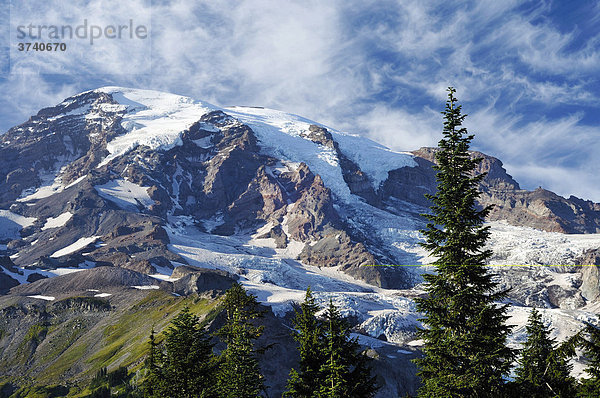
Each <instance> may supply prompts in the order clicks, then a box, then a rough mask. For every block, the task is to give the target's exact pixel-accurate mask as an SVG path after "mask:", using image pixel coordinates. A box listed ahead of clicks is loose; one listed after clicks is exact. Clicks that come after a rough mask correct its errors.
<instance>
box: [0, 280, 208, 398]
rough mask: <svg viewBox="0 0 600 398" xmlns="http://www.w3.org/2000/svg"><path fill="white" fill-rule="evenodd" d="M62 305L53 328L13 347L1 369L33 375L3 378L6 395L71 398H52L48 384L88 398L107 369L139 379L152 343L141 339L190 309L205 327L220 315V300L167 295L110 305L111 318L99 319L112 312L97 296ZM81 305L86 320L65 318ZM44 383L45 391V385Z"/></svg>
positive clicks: (42, 328)
mask: <svg viewBox="0 0 600 398" xmlns="http://www.w3.org/2000/svg"><path fill="white" fill-rule="evenodd" d="M56 304H57V303H52V304H49V310H50V311H51V314H53V315H54V318H52V325H49V324H48V325H46V324H45V323H40V322H38V323H37V324H35V325H33V326H31V327H30V328H29V329H28V330H27V332H26V333H25V337H24V338H23V339H22V341H21V342H20V343H19V346H18V347H16V348H13V350H15V351H13V352H16V353H17V355H10V356H6V357H5V358H3V361H5V363H3V365H1V366H2V367H3V368H4V369H8V368H10V367H14V366H20V365H19V364H25V363H27V361H31V366H29V365H28V371H27V373H24V374H18V375H13V376H9V375H7V374H0V383H4V384H0V387H2V386H5V387H4V389H5V391H8V390H9V389H11V388H12V387H10V386H11V385H13V386H19V387H20V388H17V392H15V393H18V395H17V397H33V396H38V395H39V394H46V395H39V396H57V397H58V396H60V397H64V396H67V395H66V393H64V390H61V391H62V392H61V393H57V395H51V394H53V391H58V390H56V389H50V390H49V387H48V385H49V384H50V383H64V381H65V380H72V381H75V382H77V383H83V385H79V386H78V385H77V384H76V385H74V386H72V387H71V388H70V390H69V395H68V396H69V397H77V398H80V397H81V398H82V397H87V396H89V394H91V393H92V392H93V391H92V390H91V389H90V388H89V386H88V383H89V382H86V381H85V380H86V379H87V380H91V379H92V378H93V377H94V376H95V375H97V373H98V372H99V371H100V370H101V369H104V368H107V369H108V374H111V372H113V371H114V370H116V369H118V368H122V369H123V368H125V369H128V370H129V372H130V375H134V374H136V373H137V372H138V371H139V370H141V369H142V368H143V362H144V358H145V357H146V355H147V345H146V339H144V338H143V337H141V336H146V335H147V333H149V332H150V330H151V329H152V327H153V326H154V327H156V328H157V329H159V330H162V329H163V328H165V327H166V326H167V325H168V323H169V322H170V321H171V320H172V319H173V318H174V317H175V315H177V314H178V313H179V312H180V311H181V309H182V308H184V307H186V306H187V307H188V308H189V309H190V312H191V313H193V314H195V315H197V316H199V317H201V319H202V322H203V323H206V322H207V321H208V319H214V317H215V316H216V315H217V314H218V310H217V306H218V301H216V300H208V299H204V298H199V297H198V296H195V295H194V296H189V297H174V296H173V295H170V294H168V293H165V292H162V291H148V292H147V295H146V296H144V297H143V298H141V299H140V300H139V301H137V302H133V303H131V305H130V306H129V307H125V308H121V309H112V308H111V307H110V305H109V306H108V308H111V313H110V316H101V317H99V316H97V315H95V314H96V313H98V312H99V311H102V312H104V311H106V308H107V307H106V304H107V301H106V300H99V299H97V298H93V297H92V298H91V300H88V298H84V300H82V298H80V297H74V298H69V299H66V300H61V305H59V306H57V305H56ZM79 305H84V306H85V308H90V310H86V311H85V313H84V315H81V316H80V315H79V314H76V315H77V316H76V317H70V316H69V317H66V318H65V317H63V316H62V315H61V314H64V311H70V309H72V308H73V306H79ZM107 322H108V323H107ZM5 333H7V332H5ZM41 342H43V344H40V343H41ZM9 360H10V362H8V363H6V361H9ZM29 372H31V373H29ZM0 373H3V372H0ZM142 373H143V372H142ZM138 382H139V381H137V379H136V380H134V381H131V383H133V384H137V383H138ZM40 383H43V384H44V386H39V384H40ZM127 385H129V383H127ZM99 388H100V387H99ZM110 389H111V391H112V394H113V395H112V396H115V395H114V394H116V393H117V392H118V391H121V390H122V391H121V392H120V393H119V394H125V390H126V388H125V387H120V388H116V387H115V386H113V387H111V388H110ZM0 391H2V390H0ZM98 391H100V390H98ZM94 393H99V392H97V391H96V392H94ZM11 394H12V393H11ZM35 394H38V395H35ZM48 394H50V395H48ZM127 394H129V392H128V393H127ZM4 396H9V395H5V394H3V393H0V397H4ZM122 396H128V395H122Z"/></svg>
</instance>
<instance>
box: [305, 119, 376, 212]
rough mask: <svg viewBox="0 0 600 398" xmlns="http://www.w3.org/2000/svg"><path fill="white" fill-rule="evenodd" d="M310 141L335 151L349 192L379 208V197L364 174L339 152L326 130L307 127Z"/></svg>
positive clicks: (336, 144)
mask: <svg viewBox="0 0 600 398" xmlns="http://www.w3.org/2000/svg"><path fill="white" fill-rule="evenodd" d="M307 138H309V139H310V140H311V141H313V142H316V143H318V144H321V145H323V146H326V147H329V148H332V149H334V150H335V153H336V155H337V158H338V160H339V162H340V166H341V168H342V175H343V177H344V181H346V184H348V188H350V192H352V193H353V194H354V195H358V196H360V197H362V198H363V199H365V200H366V201H367V203H370V204H372V205H374V206H379V205H380V202H379V197H378V196H377V195H376V193H375V190H374V189H373V184H372V182H371V180H370V178H369V176H367V175H366V174H365V173H363V172H362V170H361V169H360V167H358V165H357V164H356V163H354V162H353V161H352V160H350V159H349V158H348V157H347V156H346V155H345V154H344V153H343V152H342V151H341V150H340V147H339V145H338V143H337V142H336V141H335V140H334V139H333V137H332V135H331V133H330V132H329V131H327V129H326V128H324V127H320V126H316V125H314V124H312V125H310V126H309V134H308V136H307Z"/></svg>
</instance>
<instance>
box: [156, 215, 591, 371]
mask: <svg viewBox="0 0 600 398" xmlns="http://www.w3.org/2000/svg"><path fill="white" fill-rule="evenodd" d="M376 214H377V213H376ZM387 214H388V215H389V213H387ZM389 216H390V217H391V216H392V215H389ZM363 218H364V220H362V222H365V223H366V222H367V221H365V220H370V219H369V217H367V215H365V214H363ZM398 219H400V217H398ZM384 220H385V219H384ZM171 221H172V223H171V225H170V226H168V227H167V232H168V234H169V237H170V240H171V245H170V249H171V250H172V251H174V252H176V253H178V254H180V255H181V256H182V257H184V258H185V259H186V260H187V261H188V262H189V264H190V265H193V266H199V267H205V268H213V269H221V270H225V271H228V272H230V273H234V274H237V275H239V276H240V277H241V283H242V284H243V285H244V286H245V287H246V289H248V291H250V292H251V293H252V294H255V295H256V296H257V297H258V300H259V301H260V302H262V303H264V304H266V305H268V306H270V307H271V308H272V310H273V312H274V313H275V314H276V315H279V316H283V315H285V314H286V313H287V312H289V311H291V310H292V308H293V307H292V305H293V304H294V303H299V302H301V301H302V300H303V298H304V294H305V289H306V287H307V286H310V287H311V289H312V290H313V292H314V296H315V300H316V302H317V303H318V304H319V305H320V306H321V307H322V308H325V307H326V305H327V304H328V303H329V300H332V301H333V302H334V303H335V304H336V305H337V306H338V307H339V308H340V309H341V312H342V314H343V315H344V316H351V317H353V318H354V319H356V320H357V322H358V326H357V329H358V330H360V331H361V333H364V335H365V336H363V337H364V338H365V339H366V340H365V341H368V342H369V344H368V345H370V346H373V344H375V343H374V341H375V342H377V341H378V342H381V344H395V345H397V346H398V347H399V350H400V351H402V350H404V351H406V352H408V353H412V352H413V351H410V348H408V347H419V346H421V345H422V341H420V340H417V339H416V336H415V330H416V328H417V327H421V326H422V325H421V323H420V322H419V318H420V317H421V314H419V313H418V312H417V311H416V306H415V302H414V297H416V296H419V295H421V294H423V291H422V285H417V286H416V287H414V288H412V289H406V290H400V289H398V290H396V289H382V288H378V287H375V286H371V285H369V284H366V283H365V282H362V281H359V280H356V279H354V278H352V277H350V276H348V275H346V274H344V273H343V272H341V271H339V270H337V269H335V268H321V269H319V268H318V267H312V266H307V265H304V264H302V263H300V262H298V261H297V260H294V259H293V258H291V257H290V253H288V252H286V250H287V249H276V248H275V246H274V244H273V242H270V240H269V239H255V238H254V237H255V236H256V235H259V232H261V231H260V230H259V231H257V233H256V234H254V235H248V236H239V235H234V236H229V237H222V236H215V235H211V234H207V233H203V232H201V231H199V230H197V229H196V228H195V227H194V226H193V225H192V223H191V222H190V220H189V219H187V218H185V217H182V218H177V217H173V218H172V219H171ZM371 221H372V223H370V227H371V228H375V227H376V225H375V221H376V219H373V220H371ZM397 221H399V220H397ZM389 222H391V220H389ZM377 225H378V228H380V229H381V230H382V231H380V232H379V233H380V234H381V235H382V236H387V238H388V242H389V243H392V244H394V239H398V240H397V241H396V242H395V243H396V244H398V245H399V246H401V247H403V248H404V249H405V250H408V251H413V252H415V253H417V252H418V249H417V245H418V241H419V239H415V237H416V236H415V235H414V233H415V231H414V230H412V232H413V235H411V234H408V231H410V229H409V226H410V225H411V223H410V222H407V221H406V220H405V223H404V227H405V228H406V230H404V231H405V233H399V232H398V231H389V228H390V226H389V225H388V224H387V223H386V222H383V223H377ZM398 225H399V226H401V227H402V225H403V224H402V223H401V222H398ZM490 225H491V226H492V237H493V238H492V239H491V240H490V247H491V248H492V249H493V250H495V251H496V250H497V251H498V252H499V253H503V254H502V256H501V258H495V259H494V263H496V264H501V265H505V264H509V263H511V262H512V261H513V260H514V259H518V258H523V257H519V256H523V252H527V251H528V250H530V249H529V247H530V246H532V247H535V248H537V249H536V250H538V251H539V252H538V254H539V259H541V260H543V261H548V264H556V262H555V260H557V259H568V258H571V259H572V257H571V256H572V255H573V253H580V252H582V251H583V250H585V249H586V248H593V247H598V246H597V245H598V244H600V234H596V235H563V234H554V233H548V232H543V231H538V230H532V229H531V228H524V227H513V226H510V225H507V224H505V223H498V222H494V223H491V224H490ZM267 227H268V226H265V227H263V229H265V228H267ZM399 231H402V228H400V229H399ZM291 243H292V244H293V243H294V242H291ZM298 243H299V242H298ZM533 243H535V244H533ZM520 244H522V245H523V247H521V245H520ZM531 250H534V249H531ZM414 258H415V257H411V256H408V257H407V259H411V260H414ZM526 258H529V257H526ZM421 260H422V261H421V264H426V263H428V262H429V261H431V259H430V258H428V257H426V256H423V257H421ZM411 264H415V263H411ZM512 264H514V262H512ZM498 269H501V270H502V271H503V272H505V273H511V272H512V271H511V269H513V270H515V271H516V269H514V268H513V267H500V268H495V269H494V271H496V270H498ZM525 269H526V268H525V267H520V268H519V271H522V272H525ZM527 269H533V270H534V272H540V273H542V274H539V275H538V274H535V273H531V272H529V271H527V272H529V273H525V274H524V275H525V277H526V278H527V281H524V283H525V282H527V283H530V284H531V289H532V291H539V289H540V286H539V282H536V281H539V280H544V278H551V280H552V281H553V282H551V283H555V284H559V285H561V284H562V285H563V286H565V287H568V286H570V285H571V284H572V283H573V281H572V280H571V278H573V275H574V274H572V273H560V272H556V270H555V269H553V268H551V267H527ZM406 271H407V277H412V278H415V279H419V278H420V275H421V274H422V273H423V272H431V267H426V266H419V267H414V266H413V267H406ZM536 275H537V276H536ZM537 277H540V278H542V279H537ZM546 282H547V280H545V281H544V283H546ZM549 283H550V282H549ZM536 289H537V290H536ZM530 310H531V307H528V306H520V305H512V306H511V307H510V309H509V316H510V319H509V324H511V325H514V329H513V334H512V336H511V337H510V339H509V344H510V345H511V346H513V347H515V348H517V347H519V344H520V343H521V342H523V341H524V338H525V324H526V323H527V317H528V316H529V311H530ZM541 312H542V314H543V316H544V320H545V321H546V322H547V324H548V325H550V326H551V327H552V336H553V337H554V338H556V339H557V340H558V341H562V340H564V339H566V338H568V337H570V336H572V335H573V334H575V333H576V332H577V331H579V330H580V328H581V327H582V325H583V323H582V321H587V322H592V323H598V322H599V318H598V315H597V312H598V311H597V309H594V308H591V307H583V308H579V309H568V308H542V309H541ZM368 339H371V340H368ZM381 339H384V340H385V341H387V342H385V341H382V340H381ZM375 345H376V344H375ZM400 347H403V348H400ZM582 369H583V365H582V363H581V361H579V360H577V361H575V362H574V374H575V375H576V376H581V374H582Z"/></svg>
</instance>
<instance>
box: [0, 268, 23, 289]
mask: <svg viewBox="0 0 600 398" xmlns="http://www.w3.org/2000/svg"><path fill="white" fill-rule="evenodd" d="M18 285H19V282H18V281H16V280H15V279H13V278H11V277H10V276H8V275H7V274H5V273H4V272H2V271H1V269H0V294H4V293H6V292H8V291H9V290H10V289H11V288H13V287H15V286H18Z"/></svg>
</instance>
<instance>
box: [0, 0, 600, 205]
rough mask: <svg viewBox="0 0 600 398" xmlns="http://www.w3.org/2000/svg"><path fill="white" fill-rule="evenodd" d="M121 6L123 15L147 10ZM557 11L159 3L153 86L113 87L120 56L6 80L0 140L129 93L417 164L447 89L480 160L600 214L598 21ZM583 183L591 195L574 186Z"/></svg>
mask: <svg viewBox="0 0 600 398" xmlns="http://www.w3.org/2000/svg"><path fill="white" fill-rule="evenodd" d="M136 1H138V2H139V1H141V0H136ZM31 3H38V2H37V1H33V2H31ZM121 3H123V4H122V5H120V7H122V8H121V9H120V13H121V14H127V13H133V14H135V12H136V11H135V9H136V7H138V8H139V7H141V6H140V4H141V3H140V4H137V3H136V2H119V4H121ZM125 3H127V4H125ZM40 4H41V1H40ZM85 4H86V5H85V6H82V7H80V8H75V9H74V8H68V9H67V8H66V7H65V6H61V8H56V10H60V11H57V12H60V13H67V14H68V15H70V18H72V19H74V20H77V19H81V18H84V17H85V16H86V15H90V13H92V14H93V13H95V14H97V15H106V14H103V12H102V11H101V10H100V9H97V10H95V9H94V7H99V5H100V4H104V2H103V1H97V2H94V1H92V2H89V1H87V2H85ZM558 5H560V3H559V2H557V1H550V0H545V1H544V0H539V1H532V2H527V3H524V2H522V1H519V0H507V1H501V2H500V1H496V0H481V1H475V0H469V1H467V0H465V1H459V2H447V1H443V0H434V1H427V2H423V1H418V0H408V1H402V2H397V1H393V0H379V1H375V0H371V1H366V2H364V1H361V2H359V1H341V0H333V1H330V2H322V1H316V0H308V1H305V2H300V1H291V2H279V1H275V0H256V1H253V2H241V1H234V2H231V1H224V0H223V1H220V0H219V1H192V0H173V1H169V2H167V1H154V2H153V7H152V9H151V11H152V30H151V33H152V36H151V44H152V53H151V55H152V57H151V68H148V73H137V74H136V73H134V74H130V75H122V74H116V73H112V71H114V70H115V69H117V70H135V69H136V68H137V67H138V66H139V65H138V66H136V65H135V64H132V63H131V62H130V59H131V58H132V54H127V53H126V52H125V53H124V51H123V48H119V47H118V46H115V47H114V48H113V47H110V48H109V50H107V52H106V53H105V54H102V55H101V60H100V58H95V57H94V56H91V57H87V58H85V59H81V60H78V59H70V58H68V57H66V58H59V59H58V60H55V61H53V62H55V64H53V65H52V67H53V68H55V71H59V72H60V77H57V76H56V75H38V74H35V73H34V74H33V75H31V74H30V75H29V76H28V77H24V76H22V75H20V74H19V73H15V74H12V75H10V76H9V77H8V78H7V79H4V80H1V79H0V90H2V92H3V93H4V95H3V96H2V97H1V98H0V106H3V109H5V111H3V113H2V116H1V117H0V127H2V128H3V129H6V128H7V127H9V126H10V125H13V124H16V123H18V122H21V121H23V120H24V119H25V118H26V117H27V116H28V115H29V114H31V113H33V112H35V111H37V109H39V108H40V107H41V106H45V105H51V104H53V103H55V102H57V101H59V100H60V99H62V97H64V96H67V95H70V94H74V93H76V92H78V91H81V90H84V89H89V88H92V87H93V86H98V85H103V84H118V85H127V86H140V87H147V88H154V89H160V90H166V91H172V92H177V93H179V94H184V95H190V96H193V97H197V98H201V99H204V100H207V101H209V102H212V103H217V104H222V105H231V104H247V105H262V106H268V107H274V108H278V109H282V110H285V111H289V112H292V113H297V114H302V115H304V116H306V117H308V118H311V119H314V120H318V121H320V122H322V123H325V124H328V125H331V126H334V127H338V128H341V129H344V130H347V131H351V132H359V133H362V134H366V135H368V136H370V137H371V138H374V139H376V140H378V141H380V142H382V143H384V144H385V145H388V146H391V147H394V148H396V149H405V150H407V149H416V148H418V147H420V146H422V145H435V143H436V142H437V141H438V139H439V136H440V134H441V116H440V114H439V113H438V110H441V108H442V106H443V102H444V100H445V89H446V87H447V86H448V85H453V86H455V87H456V88H457V89H458V95H459V98H460V100H461V102H462V103H463V104H464V109H465V112H466V113H469V114H470V116H469V118H468V119H467V120H468V123H469V127H472V128H473V131H474V132H475V133H477V137H476V145H477V146H478V148H480V149H484V150H485V151H487V152H490V153H491V154H493V155H497V156H498V157H501V158H502V159H503V160H504V161H505V162H506V163H507V164H509V165H510V167H511V168H513V170H510V171H511V172H512V173H513V174H514V175H515V177H516V178H517V179H519V178H523V179H524V180H526V183H527V184H529V185H535V175H536V172H538V171H539V170H538V169H536V168H535V167H533V166H532V165H540V166H541V167H542V168H543V169H544V170H558V171H568V173H569V175H570V176H571V178H569V182H568V183H567V182H561V181H563V180H562V179H561V178H548V177H547V176H546V175H545V174H544V175H542V173H541V171H540V179H542V178H543V179H544V181H545V182H544V183H545V184H548V186H547V187H548V188H549V189H554V190H557V191H559V192H567V191H568V190H572V191H569V192H573V193H576V194H579V195H582V196H584V194H585V195H588V194H589V195H595V196H593V198H594V199H595V200H597V201H600V194H598V193H595V191H594V192H592V191H589V190H588V191H589V192H587V191H586V192H584V191H585V189H584V188H581V186H583V185H584V184H590V183H594V184H595V185H596V186H600V177H598V175H597V173H595V172H594V171H592V170H590V168H589V167H588V165H589V164H591V162H592V161H593V159H594V158H595V157H596V154H597V153H599V152H598V149H600V148H598V146H597V144H596V140H595V139H594V138H595V137H597V136H598V134H599V133H600V128H598V127H596V125H595V124H592V123H593V121H594V118H596V119H597V121H600V117H597V116H594V115H595V114H600V113H599V112H597V110H598V105H597V102H598V101H597V97H598V95H597V92H598V89H599V88H600V81H599V76H600V75H599V74H598V72H599V70H598V69H599V68H600V62H598V61H600V59H599V58H600V46H599V42H600V39H599V37H600V32H598V29H597V28H596V26H598V24H597V23H594V22H593V18H595V15H598V13H594V12H593V10H591V11H590V10H588V9H585V10H584V9H583V7H584V6H583V5H580V3H573V6H572V7H570V8H569V9H567V10H566V11H565V10H564V9H557V6H558ZM586 7H587V6H586ZM580 8H581V9H580ZM565 12H574V13H577V14H573V15H574V17H573V20H576V21H577V23H573V26H569V25H568V24H566V23H565V22H564V20H568V18H563V16H564V15H563V14H564V13H565ZM69 13H70V14H69ZM582 15H583V16H584V17H586V16H587V18H589V21H582V20H581V17H582ZM575 17H576V18H575ZM559 22H560V23H559ZM584 22H585V23H584ZM133 55H135V54H133ZM134 58H136V57H134ZM138 58H139V57H138ZM40 66H41V65H40ZM142 66H143V67H142V69H144V68H145V67H147V66H148V65H142ZM35 67H36V65H35V64H30V65H25V66H24V69H25V70H27V71H32V70H35ZM44 67H46V68H47V67H48V65H45V66H44ZM31 82H33V85H32V84H28V83H31ZM590 119H592V122H590ZM546 174H547V173H546ZM555 174H556V175H563V174H561V173H559V172H557V173H555ZM577 180H580V181H581V184H576V183H572V181H577ZM578 187H579V188H578Z"/></svg>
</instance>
